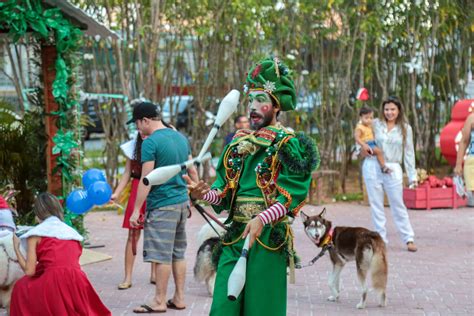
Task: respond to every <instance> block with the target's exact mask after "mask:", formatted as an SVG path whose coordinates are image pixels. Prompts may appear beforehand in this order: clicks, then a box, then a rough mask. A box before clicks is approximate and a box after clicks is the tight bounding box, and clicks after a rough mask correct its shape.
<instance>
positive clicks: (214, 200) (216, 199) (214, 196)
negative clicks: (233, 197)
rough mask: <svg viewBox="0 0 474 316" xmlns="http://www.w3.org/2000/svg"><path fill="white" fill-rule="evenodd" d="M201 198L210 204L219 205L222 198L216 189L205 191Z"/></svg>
mask: <svg viewBox="0 0 474 316" xmlns="http://www.w3.org/2000/svg"><path fill="white" fill-rule="evenodd" d="M202 199H203V200H204V201H206V202H209V203H211V204H212V205H219V204H221V202H222V198H221V197H220V196H219V194H218V193H217V191H216V190H211V191H209V192H207V193H206V194H205V195H204V197H203V198H202Z"/></svg>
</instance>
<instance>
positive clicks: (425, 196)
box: [403, 180, 467, 210]
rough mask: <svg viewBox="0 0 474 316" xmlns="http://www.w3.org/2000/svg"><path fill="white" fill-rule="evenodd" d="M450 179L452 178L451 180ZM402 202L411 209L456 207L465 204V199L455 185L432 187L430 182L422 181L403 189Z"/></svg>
mask: <svg viewBox="0 0 474 316" xmlns="http://www.w3.org/2000/svg"><path fill="white" fill-rule="evenodd" d="M451 181H452V180H451ZM403 202H405V205H406V207H408V208H411V209H426V210H431V209H432V208H454V209H455V208H457V207H459V206H466V204H467V199H466V198H464V199H463V198H461V197H460V196H459V195H458V194H457V193H456V186H455V185H453V186H452V187H450V188H436V187H435V188H433V187H431V183H427V182H425V183H423V184H422V185H420V186H419V187H417V188H416V189H408V188H405V189H403Z"/></svg>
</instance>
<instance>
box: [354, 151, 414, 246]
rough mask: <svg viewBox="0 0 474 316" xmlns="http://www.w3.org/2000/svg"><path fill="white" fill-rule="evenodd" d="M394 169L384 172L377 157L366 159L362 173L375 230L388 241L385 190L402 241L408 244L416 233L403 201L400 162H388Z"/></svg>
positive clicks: (387, 164)
mask: <svg viewBox="0 0 474 316" xmlns="http://www.w3.org/2000/svg"><path fill="white" fill-rule="evenodd" d="M386 166H387V167H388V168H390V169H391V170H392V172H391V173H390V174H386V173H382V170H381V168H380V164H379V163H378V161H377V159H376V158H375V157H368V158H366V159H364V164H363V166H362V174H363V176H364V181H365V187H366V188H367V195H368V197H369V203H370V209H371V212H372V222H373V223H374V226H375V230H376V231H377V232H378V233H379V234H380V236H382V238H383V240H384V241H385V243H388V239H387V229H386V228H385V223H386V219H385V209H384V203H383V200H384V190H385V193H387V197H388V202H389V204H390V209H391V210H392V216H393V220H394V221H395V225H396V226H397V229H398V232H399V234H400V237H401V238H402V241H403V242H404V243H405V244H406V243H407V242H409V241H414V237H415V233H414V232H413V228H412V227H411V224H410V218H409V217H408V211H407V208H406V206H405V203H403V171H402V167H401V166H400V164H398V163H388V162H387V163H386Z"/></svg>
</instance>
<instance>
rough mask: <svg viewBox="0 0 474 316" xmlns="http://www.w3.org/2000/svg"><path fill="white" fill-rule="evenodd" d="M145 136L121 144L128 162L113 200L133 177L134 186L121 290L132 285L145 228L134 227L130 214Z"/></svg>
mask: <svg viewBox="0 0 474 316" xmlns="http://www.w3.org/2000/svg"><path fill="white" fill-rule="evenodd" d="M142 142H143V138H142V136H141V135H140V133H138V135H137V138H136V139H133V140H131V141H129V142H127V143H125V144H123V145H122V146H121V148H122V151H123V153H124V154H125V157H126V158H127V162H126V163H125V171H124V173H123V175H122V178H121V179H120V182H119V184H118V186H117V188H116V189H115V192H114V194H112V198H111V199H112V200H114V201H115V200H117V199H118V197H119V196H120V194H121V193H122V191H123V190H124V188H125V187H126V186H127V184H128V181H129V180H130V178H132V188H131V190H130V197H129V199H128V203H127V209H126V210H125V216H124V217H123V224H122V227H123V228H126V229H128V238H127V244H126V246H125V278H124V279H123V282H122V283H120V284H119V285H118V289H119V290H126V289H129V288H131V287H132V271H133V263H134V262H135V257H136V249H137V243H138V240H139V239H140V232H141V230H142V229H143V225H142V226H140V227H136V228H132V227H131V226H130V216H131V215H132V212H133V207H134V206H135V199H136V197H137V190H138V184H139V183H140V178H141V175H142V163H141V150H142ZM145 209H146V202H145V203H143V205H142V208H141V209H140V216H141V217H142V218H143V216H144V215H145ZM153 265H154V264H153V263H152V267H151V276H150V282H151V283H153V284H154V283H155V276H154V271H155V270H154V269H153Z"/></svg>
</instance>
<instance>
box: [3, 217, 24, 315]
mask: <svg viewBox="0 0 474 316" xmlns="http://www.w3.org/2000/svg"><path fill="white" fill-rule="evenodd" d="M15 230H16V227H15V223H14V222H13V216H12V211H11V210H10V209H7V208H2V209H0V307H4V308H6V309H7V310H8V309H9V306H10V298H11V294H12V290H13V286H14V285H15V282H16V281H17V280H18V279H19V278H21V277H22V276H23V274H24V273H23V270H22V269H21V267H20V264H19V263H18V259H17V257H16V253H15V249H14V247H13V234H14V233H15Z"/></svg>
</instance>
